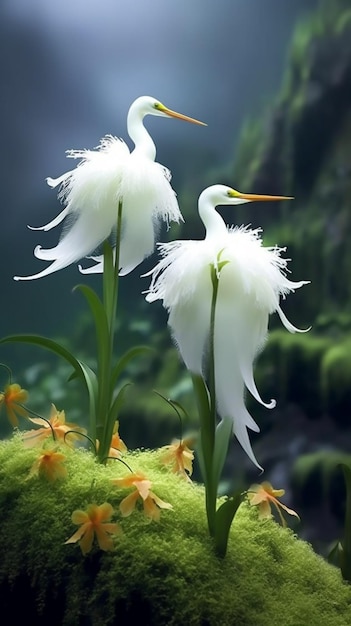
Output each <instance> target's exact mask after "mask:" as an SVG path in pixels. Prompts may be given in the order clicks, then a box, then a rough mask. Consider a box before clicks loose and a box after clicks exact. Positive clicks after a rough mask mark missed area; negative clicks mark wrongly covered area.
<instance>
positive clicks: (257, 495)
mask: <svg viewBox="0 0 351 626" xmlns="http://www.w3.org/2000/svg"><path fill="white" fill-rule="evenodd" d="M284 494H285V491H284V489H273V487H272V485H271V483H269V482H267V481H265V482H263V483H262V485H251V487H250V489H249V490H248V492H247V495H248V498H249V502H250V504H251V505H252V506H258V512H259V517H260V518H261V519H265V518H269V517H272V512H271V505H272V504H273V506H274V507H275V508H276V510H277V511H278V514H279V517H280V521H281V523H282V525H283V526H286V521H285V519H284V517H283V515H282V512H281V510H280V509H283V510H284V511H286V512H287V513H289V515H294V516H295V517H297V518H298V519H300V518H299V516H298V514H297V513H296V511H293V510H292V509H289V508H288V507H287V506H285V504H283V503H282V502H279V500H277V498H281V496H283V495H284Z"/></svg>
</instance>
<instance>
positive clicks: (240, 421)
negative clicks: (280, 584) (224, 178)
mask: <svg viewBox="0 0 351 626" xmlns="http://www.w3.org/2000/svg"><path fill="white" fill-rule="evenodd" d="M282 199H283V198H282V197H278V196H277V197H272V196H258V195H253V194H251V195H250V194H242V193H240V192H239V191H236V190H235V189H231V188H230V187H226V186H224V185H212V186H210V187H208V188H207V189H205V190H204V191H203V192H202V193H201V195H200V197H199V202H198V210H199V217H200V218H201V220H202V221H203V223H204V226H205V229H206V236H205V238H204V239H203V240H199V241H192V240H188V241H186V240H185V241H184V240H181V241H171V242H168V243H162V244H158V249H159V252H160V254H161V257H162V258H161V259H160V261H159V262H158V263H157V265H156V266H155V267H154V268H153V269H152V270H150V271H149V272H148V273H147V274H145V276H151V283H150V287H149V289H148V290H147V292H146V294H147V295H146V300H147V301H148V302H154V301H155V300H161V301H162V303H163V306H164V308H165V309H166V310H167V311H168V313H169V317H168V324H169V327H170V329H171V333H172V337H173V339H174V341H175V343H176V345H177V347H178V349H179V351H180V353H181V356H182V358H183V361H184V363H185V365H186V367H187V368H188V369H189V370H190V371H191V372H192V373H193V374H195V375H200V376H201V377H202V378H203V380H206V377H207V373H208V372H209V371H211V368H214V367H215V385H214V387H215V390H214V391H215V400H216V408H217V411H218V415H219V417H221V418H222V420H229V419H231V421H232V424H233V432H234V434H235V436H236V438H237V439H238V441H239V443H240V445H241V446H242V447H243V449H244V450H245V452H246V454H247V455H248V456H249V458H250V459H251V461H252V462H253V463H254V464H255V465H256V466H257V467H259V468H260V469H262V468H261V466H260V465H259V463H258V461H257V459H256V457H255V455H254V452H253V450H252V447H251V442H250V439H249V435H248V429H251V430H253V431H256V432H258V431H259V427H258V425H257V424H256V423H255V421H254V420H253V418H252V417H251V415H250V413H249V412H248V410H247V408H246V405H245V389H247V390H248V391H249V392H250V393H251V395H252V396H253V397H254V398H255V399H256V400H257V401H258V402H260V403H261V404H262V405H263V406H265V407H266V408H269V409H272V408H274V406H275V400H274V399H271V400H269V401H268V402H265V401H264V400H263V399H262V398H261V396H260V394H259V391H258V389H257V387H256V383H255V380H254V374H253V366H254V362H255V358H256V357H257V355H258V354H259V352H260V351H261V350H262V347H263V346H264V343H265V340H266V336H267V332H268V320H269V316H270V315H271V314H272V313H274V312H275V311H276V312H277V313H278V315H279V317H280V319H281V321H282V323H283V325H284V326H285V328H286V329H287V330H289V331H290V332H302V331H300V330H299V329H298V328H296V327H295V326H293V324H291V323H290V322H289V320H288V319H287V318H286V317H285V315H284V313H283V311H282V309H281V306H280V300H281V299H285V296H286V295H287V294H288V293H289V292H293V291H295V290H296V289H299V288H300V287H302V286H303V285H305V284H306V281H297V282H294V281H291V280H289V279H288V278H287V271H288V270H287V265H288V259H286V258H284V257H283V256H282V254H281V253H282V252H284V251H285V248H279V247H278V246H273V247H267V246H264V245H263V241H262V237H261V229H260V228H257V229H250V228H249V227H245V226H241V227H239V228H238V227H230V228H228V227H227V226H226V224H225V222H224V220H223V219H222V217H221V216H220V215H219V213H218V212H217V211H216V210H215V207H216V206H218V205H230V204H231V205H235V204H242V203H243V202H252V201H258V200H260V201H268V200H269V201H273V200H282ZM214 280H215V282H216V289H214ZM212 306H214V307H215V316H212ZM211 324H213V327H212V328H211ZM209 340H210V342H211V344H212V345H211V348H213V350H212V349H209ZM210 361H212V362H210Z"/></svg>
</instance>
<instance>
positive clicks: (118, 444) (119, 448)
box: [96, 420, 128, 459]
mask: <svg viewBox="0 0 351 626" xmlns="http://www.w3.org/2000/svg"><path fill="white" fill-rule="evenodd" d="M118 427H119V422H118V420H116V422H115V426H114V429H113V434H112V438H111V443H110V449H109V452H108V456H111V457H113V458H114V459H119V458H120V456H121V452H127V450H128V448H127V446H126V444H125V443H124V441H122V439H121V438H120V436H119V434H118ZM99 445H100V441H99V440H98V439H97V440H96V450H98V449H99Z"/></svg>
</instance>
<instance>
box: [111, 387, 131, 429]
mask: <svg viewBox="0 0 351 626" xmlns="http://www.w3.org/2000/svg"><path fill="white" fill-rule="evenodd" d="M132 384H133V383H125V385H123V387H121V389H120V390H119V392H118V393H117V395H116V397H115V399H114V400H113V402H112V405H111V408H110V410H109V414H108V421H109V422H110V421H111V422H112V423H113V425H114V423H115V421H116V419H117V418H118V413H119V411H120V408H121V406H122V404H123V400H124V394H125V392H126V389H127V388H128V387H130V386H131V385H132Z"/></svg>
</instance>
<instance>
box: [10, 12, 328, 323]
mask: <svg viewBox="0 0 351 626" xmlns="http://www.w3.org/2000/svg"><path fill="white" fill-rule="evenodd" d="M316 3H317V0H287V1H282V0H208V1H206V0H177V1H176V2H174V1H172V2H171V1H167V0H129V1H128V2H125V1H124V2H121V1H119V0H99V1H97V0H96V1H95V0H60V1H57V2H56V1H53V0H2V3H1V7H0V53H1V54H0V58H1V61H0V62H1V69H2V71H1V75H2V83H3V84H2V92H1V99H0V107H1V115H0V119H1V122H0V123H1V128H0V129H1V142H0V160H1V167H0V182H1V190H2V205H3V208H2V215H3V220H2V228H1V231H0V242H1V250H0V264H1V277H2V293H3V299H4V301H5V304H6V306H3V308H2V314H1V323H2V332H1V331H0V334H1V335H2V334H4V333H5V332H15V331H16V332H18V331H19V330H21V331H24V330H33V331H36V332H38V331H39V330H40V328H39V327H40V325H44V326H46V327H48V328H49V329H50V330H52V329H55V330H56V329H59V328H60V323H61V320H65V321H66V323H67V294H68V293H69V291H70V289H71V288H72V286H73V285H74V284H75V283H76V282H78V280H79V274H78V273H77V271H76V269H74V268H70V269H68V270H63V271H62V272H59V273H58V275H55V276H51V277H48V278H45V279H43V280H40V281H35V282H33V283H26V284H23V283H22V284H17V283H14V282H13V280H12V276H13V275H14V274H20V275H21V274H25V273H31V272H34V271H38V270H39V265H40V262H39V261H37V260H35V259H33V254H32V251H33V248H34V246H35V245H36V244H38V243H40V244H41V245H43V247H50V246H51V245H55V243H56V242H57V240H58V237H59V234H60V228H59V229H57V231H56V230H54V232H53V233H33V232H30V231H28V230H27V229H26V224H27V223H29V224H32V225H38V224H41V223H46V222H48V221H49V220H50V219H51V218H52V217H54V216H55V215H56V214H57V213H58V212H59V210H60V206H59V204H58V201H57V199H56V197H55V192H53V191H52V190H50V189H48V188H47V186H46V184H45V178H46V176H53V177H55V176H58V175H60V174H61V173H63V172H64V171H66V170H67V169H68V168H69V165H70V164H69V163H67V162H66V159H65V150H66V149H70V148H92V147H94V146H96V145H97V144H98V142H99V140H100V137H102V136H103V135H105V134H106V133H112V134H114V135H117V136H121V137H123V138H124V139H127V141H128V138H127V133H126V115H127V111H128V107H129V105H130V103H131V102H132V101H133V100H134V99H135V98H136V97H138V96H140V95H151V96H153V97H155V98H157V99H159V100H161V101H162V102H164V104H166V105H167V106H169V107H170V108H172V109H175V110H178V111H180V112H182V113H185V114H188V115H190V116H192V117H196V118H198V119H201V120H203V121H205V122H207V124H208V127H207V128H203V127H195V126H192V125H187V124H183V123H181V122H178V121H175V120H166V119H160V118H147V121H146V126H147V128H148V129H149V130H150V132H151V134H152V136H153V138H154V140H155V143H156V145H157V149H158V153H157V159H158V160H159V161H160V162H161V163H164V164H165V165H167V166H168V167H170V168H171V170H172V171H173V181H174V182H175V183H177V182H178V178H177V163H179V158H180V157H182V155H184V159H183V160H182V167H183V174H184V171H185V174H186V171H187V169H189V167H190V165H188V163H189V161H188V162H187V160H186V159H187V158H188V159H190V156H189V155H191V154H192V150H193V149H194V147H201V149H202V150H203V153H204V155H207V157H206V159H207V161H208V160H213V165H216V164H218V163H223V162H225V161H226V160H228V159H231V158H232V155H233V151H234V147H235V141H236V139H237V136H238V132H239V129H240V126H241V124H242V122H243V120H244V119H245V117H246V116H247V115H249V114H253V113H256V114H257V113H259V111H261V109H262V105H263V104H264V103H265V102H269V100H270V98H271V97H272V96H273V95H274V93H275V91H276V90H277V89H278V87H279V85H280V82H281V79H282V75H283V71H284V66H285V62H286V55H287V50H288V46H289V41H290V37H291V34H292V32H293V29H294V25H295V24H296V22H297V20H298V19H300V18H301V17H302V16H303V15H304V14H305V13H306V12H307V11H308V9H310V8H313V7H314V6H315V5H316ZM211 162H212V161H211ZM191 167H192V168H193V169H194V168H195V170H196V163H192V164H191ZM192 171H193V170H192ZM197 176H198V177H199V189H198V192H200V191H201V190H202V188H201V170H199V171H197ZM218 182H221V181H218ZM233 184H235V185H236V186H240V183H239V181H233ZM195 200H196V199H195ZM139 273H141V272H139ZM52 293H54V294H55V295H54V301H53V296H52V295H51V294H52ZM69 306H70V305H69ZM48 310H49V311H50V314H49V315H48ZM72 319H73V314H72ZM28 326H29V327H28Z"/></svg>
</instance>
